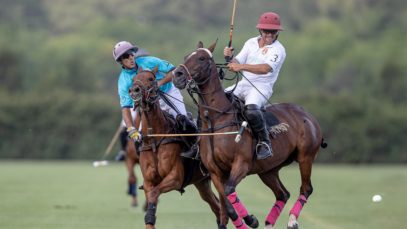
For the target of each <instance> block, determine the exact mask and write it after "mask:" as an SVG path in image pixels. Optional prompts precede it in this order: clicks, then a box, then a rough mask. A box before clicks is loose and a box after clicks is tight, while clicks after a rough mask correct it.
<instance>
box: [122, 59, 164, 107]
mask: <svg viewBox="0 0 407 229" xmlns="http://www.w3.org/2000/svg"><path fill="white" fill-rule="evenodd" d="M157 70H158V67H155V68H154V70H152V71H151V70H143V69H142V68H141V67H140V68H139V69H138V73H137V75H136V76H135V77H134V78H133V85H132V86H131V87H130V89H129V93H130V97H131V98H132V99H133V101H134V106H135V107H140V108H141V109H143V110H149V109H150V108H151V107H152V106H153V105H154V104H155V103H156V102H157V100H158V99H159V95H158V89H159V87H158V85H157V81H156V78H155V74H156V73H157Z"/></svg>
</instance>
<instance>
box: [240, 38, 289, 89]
mask: <svg viewBox="0 0 407 229" xmlns="http://www.w3.org/2000/svg"><path fill="white" fill-rule="evenodd" d="M259 39H260V36H258V37H253V38H250V39H249V40H248V41H246V43H245V44H244V46H243V48H242V50H241V51H240V53H239V54H238V55H237V56H236V57H235V59H236V60H237V61H239V63H241V64H268V65H269V66H270V67H271V69H272V70H271V72H268V73H266V74H254V73H251V72H248V71H242V73H243V75H244V76H245V77H246V78H247V79H248V80H250V82H252V83H254V82H262V83H266V84H270V86H271V87H273V85H274V83H275V82H276V80H277V77H278V73H279V72H280V69H281V66H282V65H283V63H284V60H285V56H286V54H285V48H284V47H283V45H282V44H281V43H280V42H279V41H278V40H276V41H274V42H273V43H272V44H271V45H266V46H264V47H262V48H260V47H259Z"/></svg>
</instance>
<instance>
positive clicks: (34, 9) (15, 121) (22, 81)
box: [0, 0, 407, 163]
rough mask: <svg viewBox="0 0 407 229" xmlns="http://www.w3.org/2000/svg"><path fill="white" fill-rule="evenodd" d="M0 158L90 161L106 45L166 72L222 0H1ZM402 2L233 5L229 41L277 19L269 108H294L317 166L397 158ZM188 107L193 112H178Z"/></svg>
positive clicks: (221, 11)
mask: <svg viewBox="0 0 407 229" xmlns="http://www.w3.org/2000/svg"><path fill="white" fill-rule="evenodd" d="M0 4H1V5H2V7H1V8H0V21H1V23H0V34H1V36H0V157H2V158H39V159H40V158H95V157H97V156H98V155H100V154H101V152H102V151H103V150H104V149H105V147H106V145H107V144H108V142H109V140H110V138H111V137H112V135H113V133H114V130H115V129H116V128H117V125H118V123H119V121H120V107H119V104H118V98H117V89H116V80H117V75H118V73H119V70H120V69H119V66H118V65H117V64H115V63H114V62H113V59H112V56H111V50H112V47H113V45H114V44H115V43H116V42H118V41H120V40H129V41H132V42H134V43H136V44H138V45H140V46H142V47H143V48H146V49H147V50H149V51H150V52H151V53H153V54H154V55H156V56H159V57H161V58H163V59H168V60H169V61H171V62H172V63H174V64H175V65H177V64H179V63H181V62H182V60H183V57H184V56H185V55H186V54H188V53H189V52H191V51H192V50H193V49H194V48H195V44H196V43H197V41H198V40H202V41H203V42H204V44H206V45H209V44H210V43H212V42H213V41H214V40H215V39H216V38H219V42H218V47H217V49H216V50H215V59H216V60H217V61H219V62H221V61H223V57H222V49H223V46H224V45H225V44H227V41H228V39H229V38H228V35H229V19H230V18H229V17H230V11H231V7H232V1H220V0H205V1H204V0H195V1H186V0H172V1H163V0H150V1H130V0H112V1H104V2H102V1H97V0H89V1H85V2H83V1H78V0H71V1H68V0H57V1H55V0H26V1H10V0H0ZM406 5H407V3H406V2H405V1H403V0H392V1H387V2H385V1H379V0H360V1H353V0H344V1H340V2H339V1H334V0H309V1H300V0H285V1H277V0H275V1H269V0H258V1H249V0H242V1H239V2H238V9H237V14H236V19H235V32H234V40H233V43H234V46H235V47H236V49H237V50H239V49H240V48H241V46H242V45H243V43H244V41H245V40H247V39H248V38H249V37H252V36H255V35H256V34H257V31H256V29H255V27H254V25H255V24H256V21H257V18H258V15H260V14H261V13H262V12H264V11H269V10H273V11H276V12H278V13H279V14H280V15H281V17H282V20H283V26H284V28H285V30H284V31H283V32H282V33H281V35H280V38H279V39H280V40H281V42H282V43H283V44H284V45H285V47H286V50H287V54H288V55H287V59H286V61H285V64H284V67H283V69H282V71H281V73H280V78H279V80H278V81H277V84H276V85H275V94H274V95H273V98H272V101H273V102H292V103H298V104H300V105H302V106H303V107H304V108H305V109H306V110H308V111H310V112H311V113H313V114H314V115H315V116H316V117H317V119H318V120H319V121H320V123H321V126H322V128H323V130H324V135H325V138H326V140H327V141H328V143H329V148H328V149H326V150H323V151H322V152H321V153H320V155H319V157H318V161H320V162H351V163H371V162H399V163H405V162H407V154H406V153H405V151H406V150H405V149H406V147H407V143H406V141H405V140H404V139H405V137H406V133H407V115H406V114H407V106H406V101H407V93H406V91H407V77H406V75H407V74H406V73H407V68H406V63H407V61H406V60H407V46H406V45H405V44H404V41H405V40H407V34H406V32H405V31H407V7H406ZM187 108H188V109H189V110H193V109H194V107H193V106H192V105H191V104H188V105H187Z"/></svg>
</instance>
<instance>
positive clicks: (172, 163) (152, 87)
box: [129, 67, 227, 229]
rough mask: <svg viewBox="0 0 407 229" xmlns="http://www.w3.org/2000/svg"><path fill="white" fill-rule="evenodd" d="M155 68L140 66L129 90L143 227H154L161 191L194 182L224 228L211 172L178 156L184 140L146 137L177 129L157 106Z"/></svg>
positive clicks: (151, 228) (181, 187) (157, 92)
mask: <svg viewBox="0 0 407 229" xmlns="http://www.w3.org/2000/svg"><path fill="white" fill-rule="evenodd" d="M156 72H157V67H156V68H155V69H154V70H152V71H150V70H143V69H141V68H139V69H138V74H137V75H136V76H135V77H134V80H133V85H132V87H131V88H130V90H129V93H130V95H131V97H132V99H133V100H134V102H135V107H136V108H137V109H138V114H137V115H138V116H139V117H141V133H142V136H143V141H142V143H141V147H140V159H139V161H140V168H141V172H142V175H143V178H144V183H143V189H144V193H145V196H146V202H147V210H146V214H145V217H144V221H145V226H146V227H145V228H146V229H153V228H155V223H156V210H157V203H158V198H159V196H160V195H161V194H162V193H166V192H169V191H173V190H178V191H180V192H181V193H182V192H183V188H184V187H185V186H187V185H189V184H193V185H194V186H195V187H196V188H197V189H198V192H199V194H200V196H201V198H202V199H203V200H204V201H205V202H207V203H208V204H209V206H210V208H211V210H212V212H213V213H214V214H215V216H216V220H217V224H218V228H219V229H226V227H225V226H223V225H220V224H219V223H220V222H221V221H225V220H227V219H221V218H220V204H219V200H218V198H217V197H216V195H215V194H214V193H213V192H212V188H211V183H210V176H209V175H208V174H207V173H206V172H205V173H203V172H202V169H203V168H201V166H200V164H199V162H198V161H196V160H192V159H189V158H182V157H181V152H182V149H183V144H184V143H183V142H182V141H181V140H180V139H179V138H174V137H149V135H151V134H175V131H176V130H175V129H176V128H175V127H174V120H173V118H171V117H172V116H171V117H170V116H169V115H168V114H166V113H164V111H162V110H161V108H160V104H159V101H158V99H159V93H160V92H159V88H158V85H157V81H156V78H155V73H156ZM205 171H206V169H205ZM224 215H226V213H225V214H224ZM226 217H227V216H226Z"/></svg>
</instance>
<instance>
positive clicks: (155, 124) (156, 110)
mask: <svg viewBox="0 0 407 229" xmlns="http://www.w3.org/2000/svg"><path fill="white" fill-rule="evenodd" d="M141 120H142V129H143V131H145V132H146V131H147V128H151V129H152V131H153V133H155V134H157V133H164V131H165V130H166V129H167V128H168V122H167V120H166V118H165V116H164V112H163V111H162V110H161V108H160V105H159V104H158V103H157V105H155V106H154V107H153V108H152V109H151V110H150V111H148V112H143V114H142V119H141Z"/></svg>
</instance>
